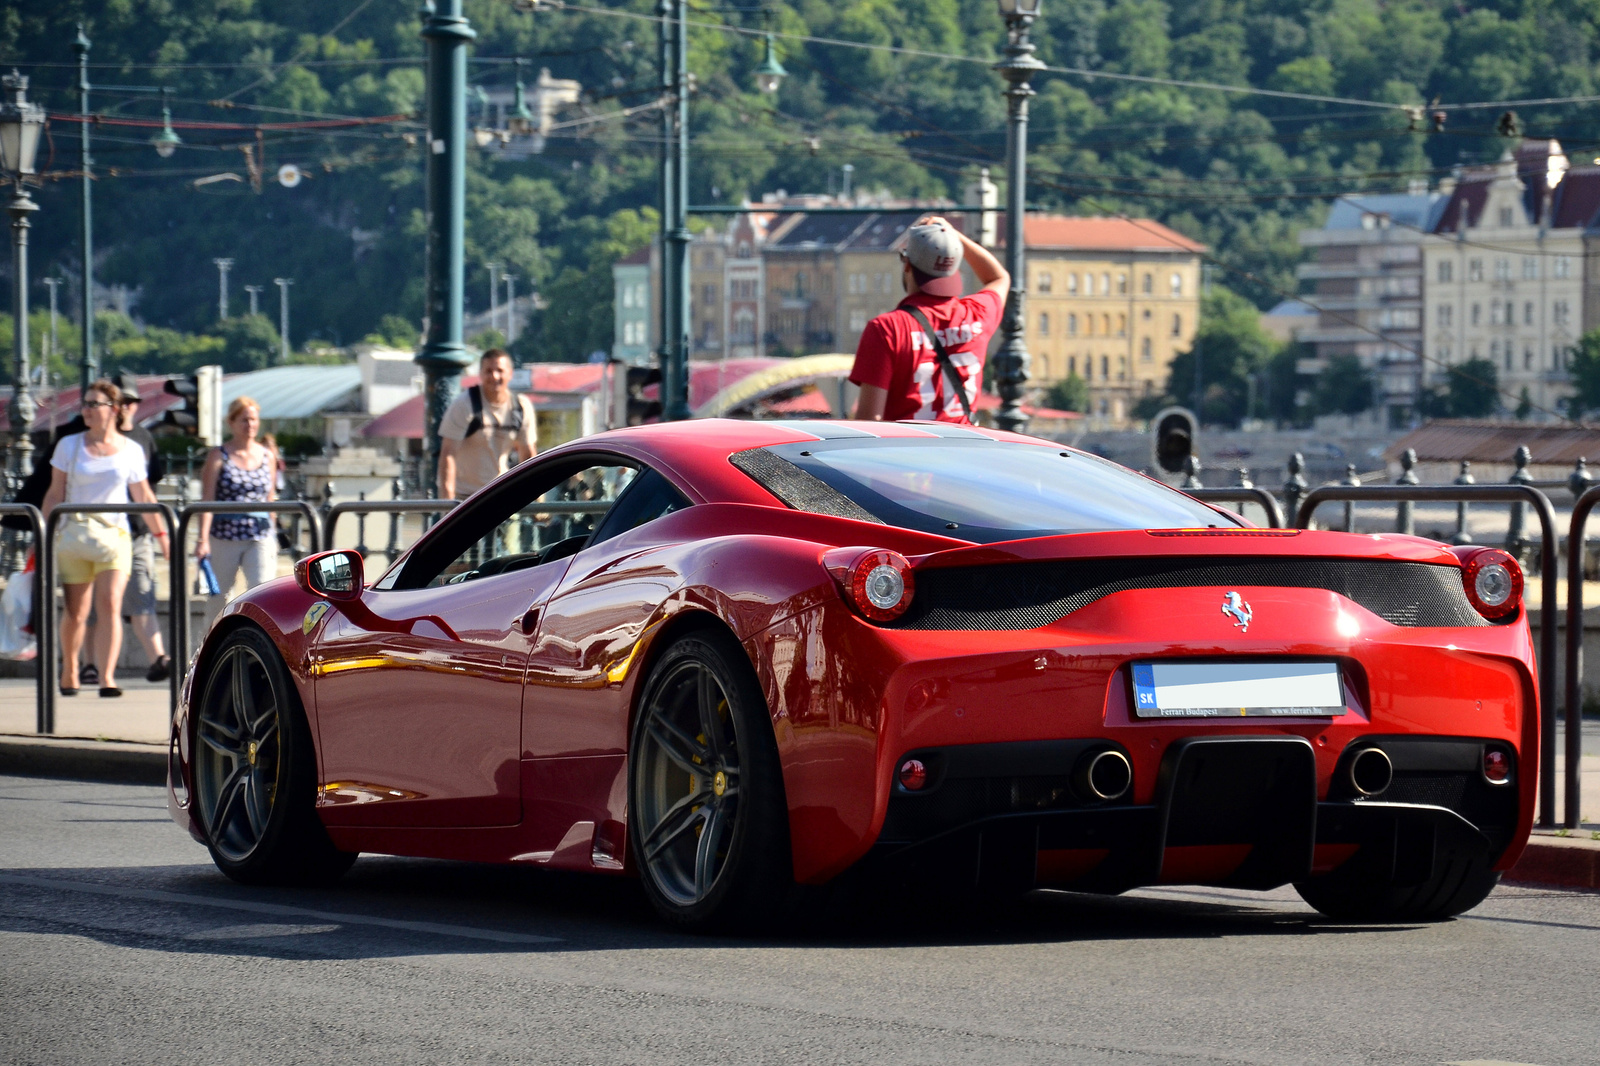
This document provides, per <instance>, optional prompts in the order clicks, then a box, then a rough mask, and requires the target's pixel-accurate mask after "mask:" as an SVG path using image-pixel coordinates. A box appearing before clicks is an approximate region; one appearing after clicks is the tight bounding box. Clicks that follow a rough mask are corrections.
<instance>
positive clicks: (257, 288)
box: [244, 285, 264, 318]
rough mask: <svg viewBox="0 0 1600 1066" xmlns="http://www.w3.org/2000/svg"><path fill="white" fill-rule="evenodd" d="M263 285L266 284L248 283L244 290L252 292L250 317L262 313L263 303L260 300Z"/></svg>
mask: <svg viewBox="0 0 1600 1066" xmlns="http://www.w3.org/2000/svg"><path fill="white" fill-rule="evenodd" d="M263 287H264V286H261V285H246V286H245V287H244V291H245V292H247V293H249V294H250V317H251V318H254V317H256V315H258V314H260V313H261V310H260V307H261V305H260V303H259V302H258V301H259V300H260V297H261V290H262V288H263Z"/></svg>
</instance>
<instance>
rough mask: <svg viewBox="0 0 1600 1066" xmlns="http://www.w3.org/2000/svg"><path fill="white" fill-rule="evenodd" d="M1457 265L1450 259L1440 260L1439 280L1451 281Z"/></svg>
mask: <svg viewBox="0 0 1600 1066" xmlns="http://www.w3.org/2000/svg"><path fill="white" fill-rule="evenodd" d="M1455 272H1456V271H1455V264H1454V263H1451V262H1450V261H1449V260H1448V259H1441V260H1439V280H1440V281H1450V280H1452V277H1453V275H1454V274H1455Z"/></svg>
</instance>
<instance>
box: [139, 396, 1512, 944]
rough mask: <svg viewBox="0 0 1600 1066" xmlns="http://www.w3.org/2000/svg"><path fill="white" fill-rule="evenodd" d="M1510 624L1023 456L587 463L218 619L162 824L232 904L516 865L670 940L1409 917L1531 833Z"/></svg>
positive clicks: (769, 429)
mask: <svg viewBox="0 0 1600 1066" xmlns="http://www.w3.org/2000/svg"><path fill="white" fill-rule="evenodd" d="M1521 594H1522V573H1521V571H1520V569H1519V568H1518V565H1517V563H1516V561H1515V560H1514V559H1513V558H1512V557H1511V556H1509V555H1507V554H1506V553H1504V552H1501V551H1497V550H1493V549H1485V548H1449V547H1446V546H1444V545H1441V544H1437V543H1434V542H1431V541H1427V540H1423V539H1420V538H1415V537H1407V536H1399V535H1380V536H1360V535H1353V534H1346V533H1333V532H1319V531H1303V530H1278V529H1260V528H1255V527H1252V526H1250V525H1249V524H1248V523H1246V522H1245V521H1244V520H1243V519H1241V518H1240V517H1239V516H1237V515H1234V514H1231V513H1229V512H1227V511H1224V510H1219V509H1217V508H1215V507H1211V506H1207V505H1206V504H1203V503H1200V502H1198V501H1196V500H1194V499H1192V498H1191V497H1189V496H1186V495H1184V494H1183V493H1180V492H1178V491H1175V490H1173V489H1171V488H1168V487H1167V486H1166V485H1163V484H1161V483H1159V482H1157V481H1154V480H1152V479H1150V478H1147V477H1145V476H1143V475H1140V474H1137V473H1134V472H1132V471H1130V470H1127V469H1125V468H1123V467H1120V466H1117V465H1115V464H1113V463H1109V462H1106V461H1104V460H1102V459H1099V458H1096V457H1095V456H1093V455H1089V454H1086V453H1084V452H1080V451H1074V450H1071V449H1067V448H1063V447H1061V446H1060V445H1057V444H1052V443H1050V442H1047V441H1042V440H1037V439H1033V438H1029V437H1024V436H1018V435H1013V434H1007V433H1000V432H989V431H986V430H982V429H973V428H969V427H964V426H963V427H958V426H951V425H940V424H931V423H892V424H883V423H852V422H790V423H784V422H740V421H695V422H681V423H676V424H668V425H655V426H646V427H640V428H634V429H626V430H618V431H613V432H609V433H602V434H599V435H596V436H592V437H587V438H584V439H582V440H578V441H574V442H572V443H570V444H567V445H564V446H562V447H560V448H557V449H555V450H553V451H550V452H547V453H545V454H543V455H541V456H539V457H538V458H537V459H534V460H532V461H529V462H527V463H524V464H522V465H521V466H519V467H517V468H516V469H515V470H513V471H511V472H509V473H507V474H506V475H504V476H503V477H501V478H500V479H499V480H498V481H496V482H494V483H493V484H492V485H490V486H488V487H487V488H485V489H484V490H483V491H481V492H479V493H478V494H477V495H475V496H473V497H472V498H471V499H469V500H467V501H466V502H464V503H462V504H461V505H459V506H458V507H457V508H456V509H455V510H454V511H453V512H452V513H450V514H449V515H448V516H447V517H445V518H444V519H443V520H442V521H440V522H439V523H438V524H437V525H435V526H434V527H433V528H432V529H431V530H430V531H429V532H428V533H427V534H426V535H424V536H423V537H422V538H421V539H419V540H418V541H417V543H416V544H415V545H414V546H413V547H412V548H411V549H410V550H408V551H407V552H406V553H405V554H404V555H402V556H400V557H399V558H398V559H397V560H396V561H395V562H394V563H393V565H391V566H389V567H388V568H387V570H385V571H384V572H383V573H382V574H381V575H379V576H378V577H377V579H376V580H375V581H372V582H371V583H370V584H369V583H368V581H367V577H366V575H365V574H364V572H363V560H362V558H361V556H360V555H358V554H357V553H355V552H351V551H333V552H324V553H322V554H319V555H315V556H312V557H310V558H307V559H303V560H301V562H300V563H299V565H298V566H297V567H296V572H295V577H294V578H293V579H290V578H285V579H282V580H278V581H273V582H269V583H267V584H265V585H262V586H260V587H258V588H255V589H253V590H251V591H250V592H249V593H247V594H245V595H243V596H241V597H239V598H238V599H236V600H234V601H233V602H232V603H231V604H230V605H229V606H228V608H227V610H226V611H225V612H224V613H223V615H222V616H221V617H220V618H219V619H218V620H217V622H216V624H215V625H214V626H213V627H212V628H211V630H210V632H209V633H208V634H207V636H206V638H205V640H204V642H203V645H202V646H201V648H200V649H199V652H198V654H197V656H196V658H195V661H194V663H193V665H192V667H191V669H190V671H189V673H188V677H187V680H186V682H185V685H184V689H183V698H182V700H181V704H180V707H179V710H178V713H177V715H176V718H175V721H174V723H173V759H172V772H171V782H170V799H171V809H172V813H173V816H174V818H176V820H177V821H178V822H179V824H181V825H183V826H185V827H186V828H187V829H188V830H189V831H190V832H191V833H192V834H193V835H194V837H195V839H196V840H198V841H201V842H202V843H204V844H205V845H206V846H207V847H208V848H209V849H210V852H211V855H212V857H213V859H214V861H215V862H216V864H217V865H218V866H219V867H220V868H221V869H222V870H223V871H224V872H225V873H227V874H228V875H229V876H230V877H233V878H235V879H237V880H240V881H244V882H259V881H289V880H299V881H304V880H314V879H319V878H321V879H325V878H331V877H336V876H338V875H339V874H341V873H342V872H343V871H344V870H346V869H347V868H348V867H349V865H350V863H351V862H353V861H354V859H355V856H356V855H357V853H359V852H363V851H369V852H381V853H388V854H395V855H413V856H432V857H440V858H452V859H469V860H476V861H484V862H506V863H528V864H532V865H536V866H546V867H552V868H562V869H568V870H588V871H594V872H596V873H599V874H605V873H610V874H620V875H632V876H636V877H638V878H640V879H641V880H642V882H643V885H644V888H645V890H646V892H647V894H648V896H649V898H650V899H651V901H652V902H653V903H654V905H655V906H656V907H657V909H658V910H659V911H660V912H661V913H662V914H663V915H664V916H666V918H668V919H669V920H671V921H673V922H676V923H678V924H680V925H683V926H686V927H692V928H725V927H730V926H739V925H744V924H748V923H752V922H759V921H761V920H762V919H763V918H766V917H770V916H771V915H772V914H774V913H775V912H781V911H782V909H783V901H784V900H785V899H787V898H789V896H788V895H787V894H788V893H790V892H793V891H801V892H803V891H804V887H803V886H809V885H822V884H826V883H829V882H832V881H835V880H836V879H839V878H841V877H843V876H845V875H847V874H850V875H851V876H855V875H857V874H860V873H862V872H872V873H874V874H881V875H884V876H893V877H896V878H902V879H904V878H910V879H913V880H914V882H915V883H921V884H926V885H929V886H931V885H933V884H934V883H935V882H941V881H943V882H953V883H956V884H961V885H968V886H975V887H976V888H978V889H983V890H997V891H1001V892H1005V891H1016V890H1026V889H1031V888H1036V887H1061V888H1066V889H1073V890H1079V891H1092V892H1113V893H1114V892H1121V891H1124V890H1127V889H1129V888H1133V887H1136V886H1140V885H1152V884H1160V883H1191V884H1205V885H1226V886H1234V887H1245V888H1257V889H1266V888H1272V887H1275V886H1279V885H1283V884H1289V883H1292V884H1293V885H1294V886H1295V887H1296V888H1297V889H1298V891H1299V892H1300V894H1301V895H1302V896H1303V897H1304V898H1305V899H1306V900H1307V901H1308V902H1309V903H1310V904H1311V905H1312V906H1313V907H1315V908H1317V909H1318V910H1320V911H1322V912H1324V913H1326V914H1328V915H1331V916H1335V917H1341V918H1361V919H1366V920H1374V919H1376V920H1427V919H1438V918H1443V917H1446V916H1449V915H1452V914H1456V913H1459V912H1461V911H1463V910H1466V909H1467V908H1470V907H1472V906H1474V905H1476V904H1477V903H1478V902H1479V901H1480V900H1482V899H1483V897H1484V896H1485V895H1486V894H1487V893H1488V892H1489V891H1490V889H1491V888H1492V887H1493V886H1494V884H1495V883H1496V881H1497V880H1498V878H1499V871H1502V870H1504V869H1506V868H1507V867H1509V866H1510V865H1511V864H1512V863H1513V862H1515V860H1516V858H1517V856H1518V854H1519V853H1520V851H1521V850H1522V847H1523V845H1524V844H1525V842H1526V840H1527V836H1528V832H1529V829H1530V826H1531V822H1532V817H1533V815H1532V812H1533V803H1534V792H1533V788H1534V780H1535V776H1536V770H1537V767H1536V765H1535V760H1536V752H1537V750H1538V749H1537V744H1536V737H1537V733H1538V729H1537V718H1538V713H1537V702H1536V696H1535V692H1536V685H1535V669H1534V660H1533V646H1532V643H1531V641H1530V638H1529V632H1528V623H1527V618H1526V614H1525V612H1524V610H1523V608H1522V602H1521ZM797 886H799V887H797Z"/></svg>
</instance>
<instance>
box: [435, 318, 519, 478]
mask: <svg viewBox="0 0 1600 1066" xmlns="http://www.w3.org/2000/svg"><path fill="white" fill-rule="evenodd" d="M511 371H512V366H511V356H510V355H508V354H507V353H506V352H505V351H504V350H502V349H500V348H490V349H489V350H488V351H486V352H484V353H483V357H482V358H481V359H479V360H478V384H476V385H473V386H471V387H470V388H468V389H466V390H464V391H463V392H462V393H461V395H459V396H457V397H456V399H455V402H454V403H452V404H451V405H450V406H449V407H448V408H446V410H445V413H444V418H443V419H442V420H441V421H440V422H439V437H440V440H439V470H438V478H439V495H440V496H442V497H444V498H445V499H447V500H460V499H465V498H466V497H468V496H471V495H472V494H473V493H474V492H477V491H478V490H479V489H481V488H483V487H484V486H485V485H487V484H488V483H489V482H491V481H493V480H494V479H495V478H497V477H499V476H500V475H501V474H503V473H505V472H506V471H507V470H509V469H511V468H512V467H513V466H516V465H517V464H518V463H521V462H525V461H526V460H528V459H532V458H533V456H534V454H535V453H536V452H537V451H538V446H537V445H536V444H535V443H534V441H535V439H536V436H535V427H534V411H533V401H532V400H530V399H528V397H526V396H521V395H518V394H516V393H513V392H512V391H511Z"/></svg>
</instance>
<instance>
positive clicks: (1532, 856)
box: [1504, 834, 1600, 892]
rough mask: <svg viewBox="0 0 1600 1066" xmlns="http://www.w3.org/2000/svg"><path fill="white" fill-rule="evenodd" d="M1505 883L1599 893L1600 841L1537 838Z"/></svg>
mask: <svg viewBox="0 0 1600 1066" xmlns="http://www.w3.org/2000/svg"><path fill="white" fill-rule="evenodd" d="M1504 879H1505V880H1507V881H1516V882H1518V883H1520V884H1533V885H1559V886H1560V887H1562V888H1582V889H1587V890H1588V891H1590V892H1596V891H1600V840H1584V839H1581V838H1577V837H1558V836H1547V835H1544V834H1539V835H1536V836H1534V837H1533V838H1532V839H1530V840H1529V841H1528V847H1527V849H1526V850H1524V851H1523V853H1522V858H1520V859H1518V860H1517V865H1515V866H1514V867H1512V868H1511V869H1510V870H1508V871H1506V874H1505V878H1504Z"/></svg>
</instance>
